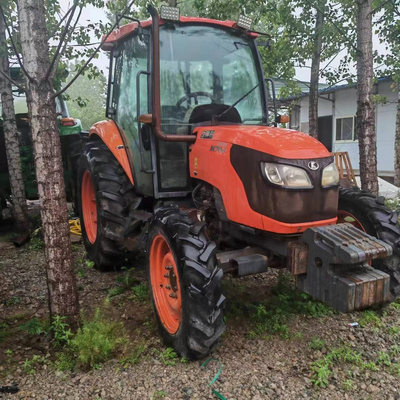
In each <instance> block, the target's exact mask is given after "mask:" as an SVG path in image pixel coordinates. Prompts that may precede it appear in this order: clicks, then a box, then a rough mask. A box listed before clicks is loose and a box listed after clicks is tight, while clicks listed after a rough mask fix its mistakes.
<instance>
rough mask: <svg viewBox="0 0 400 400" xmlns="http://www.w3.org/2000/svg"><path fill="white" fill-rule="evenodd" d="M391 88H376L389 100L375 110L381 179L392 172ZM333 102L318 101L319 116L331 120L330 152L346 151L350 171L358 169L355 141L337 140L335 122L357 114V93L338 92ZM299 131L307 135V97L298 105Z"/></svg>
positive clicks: (393, 116) (352, 90)
mask: <svg viewBox="0 0 400 400" xmlns="http://www.w3.org/2000/svg"><path fill="white" fill-rule="evenodd" d="M390 86H391V82H390V81H389V82H381V83H379V84H378V94H380V95H383V96H386V97H387V99H388V101H387V103H386V104H385V105H380V104H379V105H377V106H376V133H377V157H378V171H379V173H380V174H381V175H392V174H393V171H394V138H395V128H396V105H397V93H395V92H393V91H392V89H391V87H390ZM325 96H326V95H325ZM331 97H332V94H331ZM334 98H335V102H334V103H332V102H330V101H327V100H324V99H321V98H320V99H319V104H318V115H319V116H320V117H323V116H327V115H332V116H333V118H332V123H333V127H332V131H333V142H332V143H333V145H332V150H333V151H347V152H348V153H349V156H350V160H351V163H352V165H353V168H354V169H359V151H358V141H337V140H336V118H344V117H354V116H355V115H356V113H357V90H356V88H348V89H342V90H338V91H336V92H335V93H334ZM300 130H302V131H304V132H306V133H308V97H303V98H302V99H301V101H300Z"/></svg>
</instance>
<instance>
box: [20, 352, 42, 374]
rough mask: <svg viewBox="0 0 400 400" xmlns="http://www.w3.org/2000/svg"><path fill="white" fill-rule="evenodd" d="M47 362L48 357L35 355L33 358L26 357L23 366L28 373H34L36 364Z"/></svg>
mask: <svg viewBox="0 0 400 400" xmlns="http://www.w3.org/2000/svg"><path fill="white" fill-rule="evenodd" d="M46 362H47V359H46V357H43V356H37V355H34V356H33V357H32V359H31V360H29V359H26V360H25V362H24V364H23V366H22V367H23V369H24V371H25V372H26V373H27V374H30V375H33V374H34V373H35V368H36V366H37V365H38V364H42V365H43V364H46Z"/></svg>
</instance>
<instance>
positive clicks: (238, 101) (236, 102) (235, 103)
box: [217, 83, 260, 118]
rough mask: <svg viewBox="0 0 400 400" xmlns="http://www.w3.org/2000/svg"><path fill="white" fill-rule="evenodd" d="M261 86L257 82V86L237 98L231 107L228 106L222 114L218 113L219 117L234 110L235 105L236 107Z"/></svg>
mask: <svg viewBox="0 0 400 400" xmlns="http://www.w3.org/2000/svg"><path fill="white" fill-rule="evenodd" d="M259 86H260V84H259V83H257V85H256V86H254V87H253V89H251V90H249V91H248V92H247V93H246V94H245V95H244V96H242V97H241V98H240V99H239V100H236V101H235V102H234V103H233V104H232V105H231V106H230V107H229V108H227V109H226V110H225V111H224V112H222V113H221V114H219V115H217V118H221V117H222V116H223V115H224V114H226V113H227V112H228V111H229V110H232V108H233V107H235V106H236V105H237V104H239V103H240V102H241V101H242V100H243V99H245V98H246V97H247V96H248V95H249V94H250V93H252V92H253V91H254V90H256V89H257V88H258V87H259Z"/></svg>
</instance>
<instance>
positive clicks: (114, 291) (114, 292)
mask: <svg viewBox="0 0 400 400" xmlns="http://www.w3.org/2000/svg"><path fill="white" fill-rule="evenodd" d="M122 293H125V289H124V288H123V287H122V286H117V287H114V288H111V289H110V290H109V291H108V293H107V298H108V299H111V298H112V297H115V296H119V295H120V294H122Z"/></svg>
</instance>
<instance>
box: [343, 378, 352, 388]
mask: <svg viewBox="0 0 400 400" xmlns="http://www.w3.org/2000/svg"><path fill="white" fill-rule="evenodd" d="M343 389H344V390H352V389H354V381H352V380H351V379H346V380H345V381H344V382H343Z"/></svg>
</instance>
